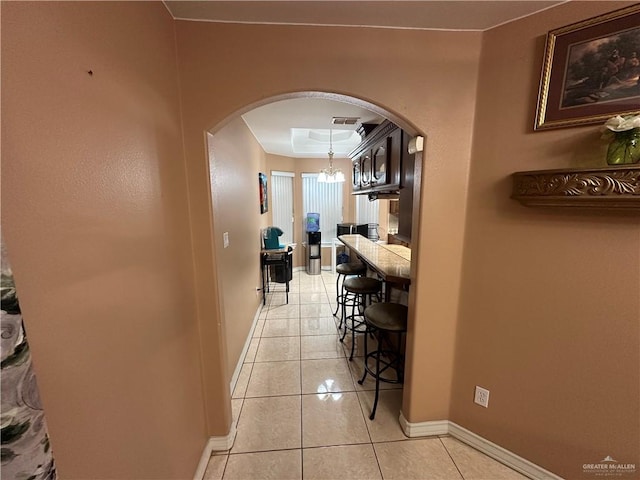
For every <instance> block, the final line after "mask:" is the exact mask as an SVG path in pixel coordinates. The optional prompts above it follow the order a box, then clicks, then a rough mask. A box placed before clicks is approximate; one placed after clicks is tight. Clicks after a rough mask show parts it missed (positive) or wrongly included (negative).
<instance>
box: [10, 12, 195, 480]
mask: <svg viewBox="0 0 640 480" xmlns="http://www.w3.org/2000/svg"><path fill="white" fill-rule="evenodd" d="M1 8H2V93H3V95H2V117H3V118H2V120H3V121H2V233H3V236H4V238H5V240H6V244H7V248H8V250H9V251H10V252H11V261H12V266H13V271H14V274H15V280H16V285H17V287H18V291H19V292H20V302H21V307H22V310H23V315H24V318H25V325H26V329H27V333H28V335H29V342H30V347H31V352H32V355H33V360H34V367H35V371H36V375H37V378H38V383H39V387H40V393H41V397H42V402H43V406H44V410H45V412H46V416H47V423H48V426H49V433H50V438H51V445H52V448H53V451H54V452H55V455H56V463H57V466H58V472H59V474H60V477H61V478H66V479H87V478H94V479H101V478H102V479H106V478H108V479H131V478H146V479H154V478H155V479H185V478H191V477H192V476H193V474H194V472H195V470H196V467H197V465H198V461H199V458H200V455H201V453H202V449H203V447H204V445H205V443H206V435H205V427H204V409H203V403H202V379H201V368H200V355H199V332H198V327H197V323H196V321H195V320H196V312H195V300H194V294H193V288H194V285H193V264H192V256H191V242H190V236H189V223H188V205H187V190H186V177H185V167H184V156H183V151H182V137H181V120H180V108H179V96H178V82H177V68H176V50H175V33H174V22H173V20H172V18H171V17H170V16H169V14H168V12H167V10H166V8H165V7H164V5H162V4H161V3H159V2H2V5H1Z"/></svg>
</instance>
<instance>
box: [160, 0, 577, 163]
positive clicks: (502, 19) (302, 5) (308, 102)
mask: <svg viewBox="0 0 640 480" xmlns="http://www.w3.org/2000/svg"><path fill="white" fill-rule="evenodd" d="M565 1H567V0H543V1H537V0H526V1H510V0H499V1H493V0H477V1H465V0H450V1H420V0H413V1H385V0H379V1H367V0H361V1H346V0H327V1H307V0H296V1H294V0H285V1H268V0H267V1H245V0H235V1H189V0H173V1H172V0H165V1H164V3H165V5H166V7H167V9H168V10H169V12H170V13H171V15H173V17H174V18H175V19H179V20H192V21H207V22H224V23H255V24H279V25H325V26H350V27H360V28H363V27H371V28H396V29H407V28H408V29H437V30H480V31H482V30H487V29H490V28H493V27H495V26H498V25H501V24H504V23H508V22H510V21H512V20H515V19H517V18H522V17H525V16H527V15H531V14H533V13H536V12H538V11H540V10H544V9H547V8H550V7H553V6H555V5H558V4H560V3H564V2H565ZM335 116H345V117H359V118H360V121H359V122H358V123H380V122H381V121H382V120H383V119H382V118H381V117H380V116H378V115H377V114H375V113H373V112H370V111H368V110H365V109H363V108H360V107H357V106H354V105H351V104H347V103H341V102H336V101H331V100H326V99H322V98H296V99H290V100H283V101H279V102H275V103H271V104H268V105H265V106H262V107H259V108H256V109H254V110H251V111H250V112H247V113H245V114H244V115H243V116H242V118H243V119H244V121H245V123H246V124H247V125H248V127H249V128H250V129H251V131H252V132H253V134H254V136H255V137H256V139H257V140H258V142H259V143H260V144H261V145H262V147H263V149H264V150H265V152H267V153H271V154H276V155H283V156H288V157H294V158H317V157H326V156H327V152H328V151H329V143H330V142H329V137H330V135H329V131H330V130H331V136H332V140H333V141H332V142H331V143H332V144H333V145H332V146H333V151H334V152H335V154H336V157H337V158H339V157H346V156H347V154H348V152H350V151H351V150H352V149H353V148H354V147H355V146H356V145H357V144H358V143H359V142H360V138H359V137H358V136H357V134H355V133H354V131H355V129H356V127H357V126H358V125H351V126H338V125H335V126H333V125H331V119H332V117H335Z"/></svg>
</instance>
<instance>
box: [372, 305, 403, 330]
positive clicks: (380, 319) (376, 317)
mask: <svg viewBox="0 0 640 480" xmlns="http://www.w3.org/2000/svg"><path fill="white" fill-rule="evenodd" d="M408 312H409V309H408V308H407V307H406V305H401V304H399V303H374V304H373V305H370V306H368V307H367V309H366V310H365V312H364V315H365V318H366V319H367V322H368V323H370V324H371V325H372V326H374V327H375V328H377V329H379V330H387V331H390V332H406V331H407V315H408Z"/></svg>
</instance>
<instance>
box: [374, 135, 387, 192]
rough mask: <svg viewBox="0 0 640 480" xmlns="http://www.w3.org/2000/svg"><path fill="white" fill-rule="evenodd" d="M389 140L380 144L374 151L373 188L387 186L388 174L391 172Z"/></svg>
mask: <svg viewBox="0 0 640 480" xmlns="http://www.w3.org/2000/svg"><path fill="white" fill-rule="evenodd" d="M388 140H389V137H388V138H385V139H384V140H381V141H380V142H378V143H377V144H376V145H375V146H374V147H373V150H372V158H373V160H372V164H373V174H372V179H371V185H372V186H378V185H385V184H386V183H387V172H388V170H389V148H388V145H387V144H388Z"/></svg>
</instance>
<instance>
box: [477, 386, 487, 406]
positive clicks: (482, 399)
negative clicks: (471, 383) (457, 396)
mask: <svg viewBox="0 0 640 480" xmlns="http://www.w3.org/2000/svg"><path fill="white" fill-rule="evenodd" d="M473 401H474V402H475V403H477V404H478V405H480V406H481V407H484V408H489V390H487V389H486V388H482V387H479V386H478V385H476V394H475V396H474V398H473Z"/></svg>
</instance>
